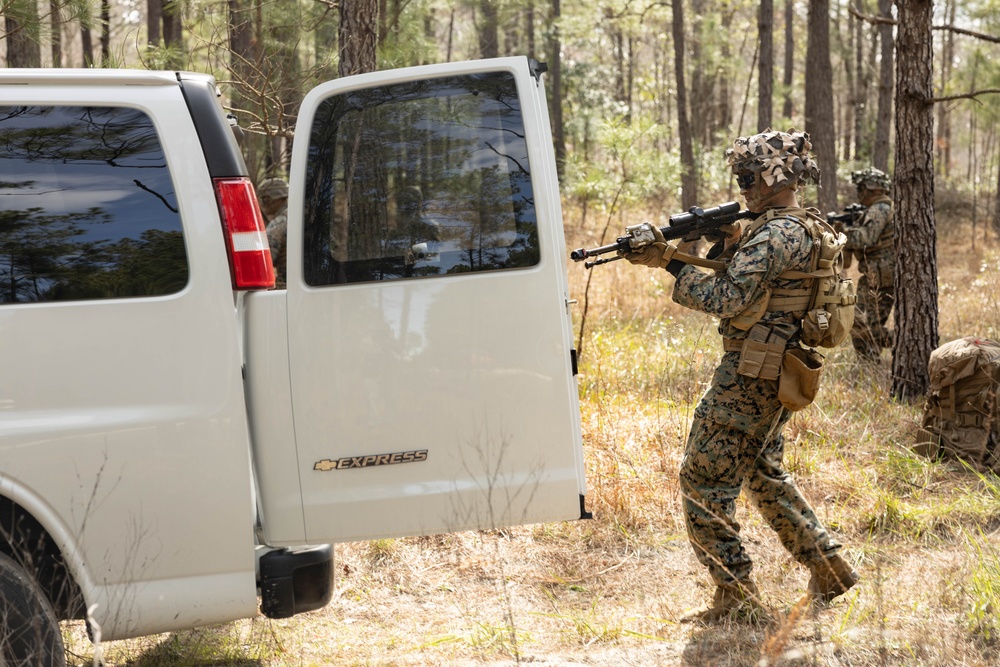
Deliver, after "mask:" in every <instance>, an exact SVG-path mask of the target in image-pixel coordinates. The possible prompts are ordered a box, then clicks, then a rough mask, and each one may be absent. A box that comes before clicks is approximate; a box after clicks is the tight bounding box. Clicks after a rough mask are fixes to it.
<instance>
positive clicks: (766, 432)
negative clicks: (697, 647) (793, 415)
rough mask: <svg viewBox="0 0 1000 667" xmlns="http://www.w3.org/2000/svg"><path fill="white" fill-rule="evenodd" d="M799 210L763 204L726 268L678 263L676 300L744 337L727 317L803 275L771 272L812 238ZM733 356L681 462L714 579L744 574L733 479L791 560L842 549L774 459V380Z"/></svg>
mask: <svg viewBox="0 0 1000 667" xmlns="http://www.w3.org/2000/svg"><path fill="white" fill-rule="evenodd" d="M805 215H806V212H805V211H804V210H802V209H799V208H782V209H771V210H770V211H769V212H768V213H767V214H766V219H767V221H766V222H765V223H764V224H763V225H762V226H760V227H759V228H758V229H756V230H752V231H749V232H747V233H746V234H745V235H744V238H742V239H741V240H740V242H739V246H738V249H737V251H736V253H735V255H734V257H733V260H732V262H731V263H730V264H729V266H728V268H727V269H726V270H725V271H724V272H722V271H720V272H716V273H705V272H702V271H699V270H698V269H696V268H694V267H691V266H688V267H685V268H683V269H682V270H681V271H680V272H679V273H678V275H677V280H676V282H675V284H674V290H673V299H674V301H676V302H677V303H678V304H680V305H683V306H686V307H688V308H692V309H694V310H699V311H702V312H705V313H708V314H711V315H715V316H717V317H720V318H722V319H721V323H720V332H721V333H722V334H723V336H724V337H726V338H731V339H741V338H745V337H746V335H747V333H746V332H745V331H741V330H739V329H737V328H736V327H734V326H733V325H732V322H731V318H732V317H733V316H735V315H737V314H739V313H740V312H742V311H743V310H744V309H745V308H746V307H747V305H748V304H750V303H752V302H753V301H754V300H755V299H756V298H757V297H758V296H759V295H760V294H761V293H763V291H764V290H765V289H766V288H774V287H798V286H801V285H802V284H803V281H801V280H781V279H779V278H778V275H779V274H780V273H782V272H783V271H785V270H788V269H796V270H803V271H807V270H809V260H810V250H811V247H812V243H813V242H812V239H811V238H810V236H809V234H808V233H807V232H806V230H805V228H804V227H803V226H802V225H801V224H800V223H798V222H795V221H794V220H791V219H790V218H789V217H790V216H791V217H799V218H800V219H803V218H802V216H805ZM799 321H800V320H799V317H798V316H796V315H795V314H794V313H789V312H781V311H774V312H771V311H769V312H766V313H765V314H764V316H763V318H762V319H761V323H763V324H768V325H772V326H773V325H775V324H789V325H794V326H797V325H798V323H799ZM792 342H793V343H794V339H793V341H792ZM739 358H740V354H739V352H727V353H725V354H724V356H723V358H722V361H721V362H720V364H719V366H718V368H717V369H716V370H715V374H714V376H713V378H712V384H711V386H710V387H709V389H708V391H707V392H706V393H705V395H704V396H703V397H702V399H701V401H700V402H699V404H698V406H697V408H696V409H695V414H694V422H693V424H692V427H691V432H690V435H689V436H688V441H687V445H686V448H685V452H684V457H683V459H682V462H681V470H680V485H681V491H682V493H683V496H684V497H683V508H684V512H685V519H686V524H687V529H688V538H689V540H690V541H691V544H692V546H693V548H694V550H695V554H696V555H697V557H698V560H699V561H700V562H701V563H702V564H703V565H705V566H706V567H707V568H708V570H709V572H710V574H711V576H712V578H713V579H714V580H715V582H716V584H717V585H720V586H725V585H729V584H731V583H733V582H734V581H743V580H746V579H747V578H748V577H749V574H750V570H751V567H752V563H751V560H750V557H749V556H748V554H747V553H746V550H745V549H744V548H743V543H742V540H741V539H740V535H739V530H740V526H739V524H738V523H737V522H736V520H735V516H734V514H735V509H736V498H737V497H738V496H739V493H740V490H741V488H744V489H746V492H747V495H748V496H749V498H750V499H751V500H752V501H753V502H754V503H755V504H756V506H757V507H758V509H759V511H760V512H761V514H762V516H763V517H764V518H765V519H766V520H767V522H768V523H769V524H770V525H771V527H772V528H773V529H774V530H775V532H777V534H778V537H779V539H780V540H781V543H782V544H783V545H784V546H785V548H786V549H787V550H788V552H789V553H790V554H792V556H793V557H794V558H795V559H796V560H797V561H799V562H801V563H803V564H805V565H806V566H810V567H811V566H813V565H814V564H816V563H819V562H823V561H824V559H826V558H829V557H831V556H832V555H834V554H836V552H837V551H838V550H839V549H840V544H838V543H837V542H836V541H834V540H833V539H832V538H831V537H830V535H829V534H828V533H827V531H826V529H825V528H824V527H823V525H822V523H821V522H820V521H819V519H818V518H817V516H816V513H815V512H814V511H813V509H812V507H810V505H809V503H808V502H807V501H806V500H805V498H804V497H803V496H802V494H801V493H800V492H799V490H798V487H797V486H796V485H795V482H794V481H793V480H792V478H791V477H790V476H789V475H788V473H787V472H786V471H785V470H784V469H783V468H782V463H781V461H782V456H783V454H784V439H783V436H782V430H783V428H784V426H785V424H786V423H787V421H788V419H789V416H790V413H789V412H788V411H787V410H785V409H784V408H783V407H782V406H781V403H780V402H779V400H778V395H777V392H778V383H777V381H775V380H763V379H759V378H751V377H747V376H744V375H741V374H739V373H738V372H737V368H738V366H739Z"/></svg>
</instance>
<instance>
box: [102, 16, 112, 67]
mask: <svg viewBox="0 0 1000 667" xmlns="http://www.w3.org/2000/svg"><path fill="white" fill-rule="evenodd" d="M101 67H111V2H110V0H101Z"/></svg>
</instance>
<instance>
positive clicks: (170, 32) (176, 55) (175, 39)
mask: <svg viewBox="0 0 1000 667" xmlns="http://www.w3.org/2000/svg"><path fill="white" fill-rule="evenodd" d="M102 2H106V0H102ZM182 9H183V4H182V3H181V2H180V1H179V0H170V1H169V2H167V3H166V4H164V5H163V45H164V46H165V47H166V48H167V49H168V53H169V54H170V59H169V60H168V63H169V64H170V66H171V67H177V68H180V67H183V66H184V64H185V59H186V55H185V54H186V51H185V49H184V24H183V14H182Z"/></svg>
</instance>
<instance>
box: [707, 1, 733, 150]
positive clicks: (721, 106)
mask: <svg viewBox="0 0 1000 667" xmlns="http://www.w3.org/2000/svg"><path fill="white" fill-rule="evenodd" d="M732 25H733V12H732V11H731V10H728V9H726V10H723V12H722V33H723V34H725V35H728V34H731V33H730V30H731V29H732ZM720 50H721V52H722V62H729V60H730V58H731V57H732V45H731V44H730V43H729V40H725V39H724V40H722V44H721V45H720ZM732 77H733V73H732V71H731V70H730V69H729V68H726V67H723V68H720V71H719V94H718V95H716V96H715V98H716V105H715V108H716V114H715V124H714V125H713V127H712V134H713V135H714V134H715V133H716V132H717V131H718V130H719V129H720V128H724V129H726V130H728V128H729V122H730V121H731V120H732V117H733V111H732V107H731V106H730V104H731V102H732V100H731V99H730V97H731V95H732V89H733V84H732V81H733V79H732Z"/></svg>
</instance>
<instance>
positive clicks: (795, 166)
mask: <svg viewBox="0 0 1000 667" xmlns="http://www.w3.org/2000/svg"><path fill="white" fill-rule="evenodd" d="M811 148H812V142H811V141H810V140H809V134H808V133H806V132H796V131H795V130H789V131H788V132H777V131H774V130H771V129H770V128H768V129H766V130H764V131H763V132H761V133H759V134H754V135H752V136H749V137H740V138H739V139H737V140H736V141H734V142H733V147H732V148H727V149H726V159H727V160H728V162H729V166H730V167H731V168H732V170H733V173H734V174H738V173H741V172H748V171H749V172H753V173H755V174H760V176H761V178H763V179H764V182H765V183H767V184H768V185H772V186H773V185H791V184H794V183H797V182H800V181H806V180H810V181H812V182H813V183H819V167H817V166H816V162H815V161H814V160H813V159H812V156H810V155H809V150H810V149H811Z"/></svg>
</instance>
